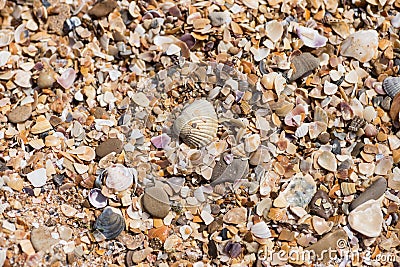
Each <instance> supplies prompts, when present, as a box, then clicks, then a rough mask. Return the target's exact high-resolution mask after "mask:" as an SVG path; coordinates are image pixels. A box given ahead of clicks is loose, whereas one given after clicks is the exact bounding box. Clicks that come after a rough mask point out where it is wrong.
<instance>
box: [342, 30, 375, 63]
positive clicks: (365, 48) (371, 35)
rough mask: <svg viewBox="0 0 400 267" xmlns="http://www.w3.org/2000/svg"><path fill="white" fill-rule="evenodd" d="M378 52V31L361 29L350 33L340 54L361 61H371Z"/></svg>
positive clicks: (343, 43)
mask: <svg viewBox="0 0 400 267" xmlns="http://www.w3.org/2000/svg"><path fill="white" fill-rule="evenodd" d="M377 52H378V33H377V32H376V31H375V30H361V31H358V32H355V33H353V34H350V35H349V36H348V37H347V38H346V39H345V40H344V41H343V42H342V44H341V47H340V54H341V55H342V56H345V57H352V58H355V59H357V60H359V61H360V62H362V63H364V62H368V61H370V60H371V59H372V58H373V57H374V55H375V54H376V53H377Z"/></svg>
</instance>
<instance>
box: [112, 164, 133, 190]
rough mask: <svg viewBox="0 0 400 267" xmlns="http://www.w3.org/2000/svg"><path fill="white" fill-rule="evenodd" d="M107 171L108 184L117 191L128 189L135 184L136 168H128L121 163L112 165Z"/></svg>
mask: <svg viewBox="0 0 400 267" xmlns="http://www.w3.org/2000/svg"><path fill="white" fill-rule="evenodd" d="M106 171H107V178H106V180H105V183H106V186H107V187H108V188H110V189H113V190H115V191H117V192H120V191H124V190H126V189H128V188H129V187H130V186H131V185H132V184H133V181H134V177H135V176H136V170H135V169H131V168H126V167H125V166H123V165H121V164H115V165H112V166H110V167H108V168H107V169H106Z"/></svg>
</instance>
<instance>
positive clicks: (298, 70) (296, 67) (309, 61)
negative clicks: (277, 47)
mask: <svg viewBox="0 0 400 267" xmlns="http://www.w3.org/2000/svg"><path fill="white" fill-rule="evenodd" d="M318 67H319V59H318V58H316V57H314V56H313V55H311V54H310V53H303V54H301V55H299V56H297V57H295V58H293V59H292V68H293V73H292V76H291V77H290V78H289V81H295V80H297V79H299V78H301V77H303V76H305V75H307V74H309V73H311V72H312V71H313V70H314V69H316V68H318Z"/></svg>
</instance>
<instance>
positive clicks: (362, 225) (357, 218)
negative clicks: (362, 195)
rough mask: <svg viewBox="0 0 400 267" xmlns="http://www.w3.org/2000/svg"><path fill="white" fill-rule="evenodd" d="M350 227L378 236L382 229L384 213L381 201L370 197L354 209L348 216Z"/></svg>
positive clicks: (367, 234)
mask: <svg viewBox="0 0 400 267" xmlns="http://www.w3.org/2000/svg"><path fill="white" fill-rule="evenodd" d="M348 220H349V224H350V227H351V228H352V229H354V230H356V231H357V232H359V233H361V234H363V235H365V236H368V237H378V236H379V235H380V234H381V231H382V223H383V214H382V210H381V205H380V201H377V200H374V199H370V200H368V201H367V202H364V203H363V204H361V205H359V206H358V207H357V208H355V209H354V210H352V211H351V212H350V214H349V216H348Z"/></svg>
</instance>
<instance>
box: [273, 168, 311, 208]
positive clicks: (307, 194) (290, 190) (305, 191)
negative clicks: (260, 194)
mask: <svg viewBox="0 0 400 267" xmlns="http://www.w3.org/2000/svg"><path fill="white" fill-rule="evenodd" d="M316 191H317V185H316V183H315V181H314V179H313V178H312V176H311V175H309V174H306V175H305V176H303V175H300V174H298V175H296V176H294V177H293V178H291V181H290V183H289V185H288V186H287V187H286V188H285V190H284V191H283V192H281V193H280V194H279V196H278V197H277V198H276V199H275V201H274V206H275V207H281V208H284V207H287V206H290V207H303V208H305V207H306V206H307V205H308V203H310V201H311V199H312V197H313V196H314V194H315V192H316ZM299 192H302V193H301V194H299Z"/></svg>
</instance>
